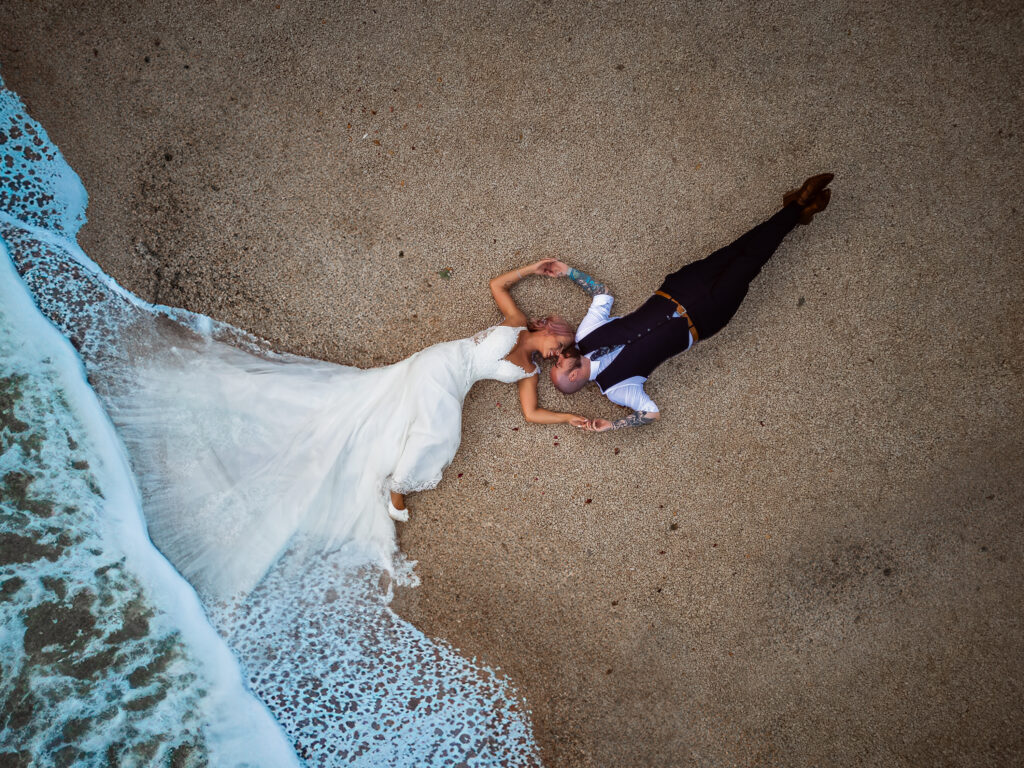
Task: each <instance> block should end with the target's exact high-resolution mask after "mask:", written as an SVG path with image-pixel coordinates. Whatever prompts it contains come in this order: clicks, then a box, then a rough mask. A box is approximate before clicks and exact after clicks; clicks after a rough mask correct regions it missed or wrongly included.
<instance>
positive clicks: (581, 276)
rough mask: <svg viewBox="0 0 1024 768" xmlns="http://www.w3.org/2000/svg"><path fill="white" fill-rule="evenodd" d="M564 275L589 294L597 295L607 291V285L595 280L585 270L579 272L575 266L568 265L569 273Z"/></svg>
mask: <svg viewBox="0 0 1024 768" xmlns="http://www.w3.org/2000/svg"><path fill="white" fill-rule="evenodd" d="M566 277H568V278H569V279H570V280H572V281H573V282H574V283H576V285H578V286H579V287H580V288H582V289H583V290H584V291H586V292H587V293H589V294H590V295H591V296H599V295H600V294H602V293H608V287H607V286H606V285H605V284H604V283H599V282H597V280H595V279H594V278H592V277H591V276H590V275H588V274H587V273H586V272H580V271H579V270H578V269H576V268H575V267H569V274H568V275H566Z"/></svg>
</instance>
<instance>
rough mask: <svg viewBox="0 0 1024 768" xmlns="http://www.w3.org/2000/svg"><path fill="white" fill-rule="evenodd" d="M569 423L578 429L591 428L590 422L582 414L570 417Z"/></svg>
mask: <svg viewBox="0 0 1024 768" xmlns="http://www.w3.org/2000/svg"><path fill="white" fill-rule="evenodd" d="M569 424H571V425H572V426H574V427H576V428H577V429H589V424H590V422H589V421H588V420H587V419H585V418H583V417H582V416H573V417H572V418H570V419H569Z"/></svg>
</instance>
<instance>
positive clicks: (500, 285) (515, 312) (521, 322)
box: [491, 259, 555, 327]
mask: <svg viewBox="0 0 1024 768" xmlns="http://www.w3.org/2000/svg"><path fill="white" fill-rule="evenodd" d="M554 262H555V260H554V259H541V260H540V261H535V262H534V263H533V264H527V265H526V266H525V267H520V268H519V269H513V270H511V271H509V272H506V273H505V274H503V275H498V276H497V277H495V278H492V279H491V295H492V296H493V297H494V303H495V304H497V305H498V309H499V310H501V314H503V315H504V316H505V322H504V323H502V325H511V326H516V327H519V326H525V325H526V315H524V314H523V310H521V309H520V308H519V307H518V306H517V305H516V302H515V299H513V298H512V294H511V293H509V289H510V288H511V287H512V286H513V285H515V284H516V283H518V282H519V281H520V280H522V279H523V278H524V277H527V276H528V275H544V276H545V277H551V276H552V274H551V265H552V264H553V263H554Z"/></svg>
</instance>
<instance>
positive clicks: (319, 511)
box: [108, 326, 537, 597]
mask: <svg viewBox="0 0 1024 768" xmlns="http://www.w3.org/2000/svg"><path fill="white" fill-rule="evenodd" d="M522 330H523V329H522V328H513V327H508V326H494V327H491V328H488V329H487V330H485V331H481V332H480V333H478V334H477V335H476V336H473V337H471V338H467V339H460V340H457V341H449V342H444V343H441V344H435V345H434V346H432V347H428V348H427V349H424V350H423V351H421V352H418V353H416V354H414V355H413V356H412V357H409V358H407V359H405V360H402V361H401V362H399V363H395V364H394V365H389V366H386V367H383V368H373V369H369V370H363V369H359V368H353V367H348V366H341V365H335V364H332V363H326V362H322V361H317V360H310V359H306V358H299V357H291V356H286V357H277V358H267V357H262V356H258V355H255V354H251V353H249V352H246V351H244V350H242V349H239V348H238V347H235V346H232V345H229V344H224V343H221V342H217V341H212V340H209V341H207V342H206V343H203V344H201V345H200V346H199V347H196V346H195V345H193V344H185V345H183V346H181V347H172V348H171V349H170V350H169V351H165V352H163V353H162V354H160V355H158V356H155V357H151V358H150V359H149V360H148V361H147V362H144V363H142V364H141V366H139V367H136V368H135V371H136V373H137V379H136V380H135V381H134V382H133V384H132V386H131V387H128V388H125V389H123V390H122V393H121V394H119V395H117V396H116V397H112V398H111V399H109V400H108V410H109V411H110V415H111V417H112V419H113V421H114V423H115V424H116V425H117V427H118V431H119V432H120V433H121V435H122V437H123V439H124V440H125V443H126V445H127V447H128V452H129V455H130V456H131V460H132V464H133V467H134V469H135V473H136V476H137V478H138V480H139V485H140V490H141V492H142V499H143V511H144V513H145V515H146V522H147V525H148V527H149V531H150V535H151V536H152V538H153V541H154V543H156V545H157V546H158V547H159V548H160V549H161V551H163V553H164V554H165V555H166V556H167V557H168V559H170V560H171V562H172V563H174V564H175V566H176V567H177V568H178V569H179V571H181V573H182V574H183V575H184V576H185V577H186V578H187V579H188V580H189V581H190V582H192V584H193V585H194V586H196V587H197V588H198V589H199V590H200V592H203V593H206V594H212V595H214V596H217V597H227V596H230V595H232V594H237V593H239V592H245V591H247V590H249V589H251V588H252V587H253V586H255V584H256V583H257V582H258V581H259V579H260V578H261V577H262V576H263V574H264V573H265V572H266V570H267V569H268V568H269V567H270V566H271V565H272V564H273V562H274V561H275V560H276V559H277V558H278V557H279V556H280V555H281V553H282V552H283V551H284V550H285V549H286V548H287V547H288V546H289V544H290V542H292V540H293V538H294V537H295V536H296V535H297V534H303V536H302V539H303V540H304V541H310V540H312V541H313V542H316V543H317V544H318V545H323V546H325V547H330V546H334V545H337V544H342V543H354V544H356V545H358V546H359V547H361V548H364V549H365V551H367V552H369V553H372V554H373V555H376V556H377V557H378V562H383V563H384V564H385V565H388V564H389V563H390V557H391V554H392V552H393V550H394V547H395V529H394V523H393V521H392V520H391V518H390V517H389V514H388V501H389V496H388V491H390V490H395V491H399V492H403V493H407V492H411V491H420V490H423V489H426V488H432V487H434V486H435V485H437V483H438V482H439V481H440V480H441V473H442V472H443V471H444V469H445V468H446V467H447V466H448V465H449V464H450V463H451V461H452V459H453V458H454V456H455V452H456V450H457V449H458V447H459V442H460V440H461V433H462V404H463V400H464V398H465V396H466V393H467V392H468V391H469V389H470V387H472V386H473V384H474V383H475V382H476V381H479V380H480V379H497V380H499V381H503V382H509V383H511V382H515V381H518V380H519V379H522V378H525V377H527V376H531V375H535V374H536V372H537V371H536V369H535V370H534V371H532V372H527V371H525V370H523V369H522V368H520V367H519V366H518V365H515V364H514V363H512V362H510V361H508V360H505V359H504V358H505V356H506V355H507V354H508V353H509V351H510V350H511V349H512V347H513V346H514V345H515V343H516V340H517V338H518V337H519V334H520V333H521V332H522Z"/></svg>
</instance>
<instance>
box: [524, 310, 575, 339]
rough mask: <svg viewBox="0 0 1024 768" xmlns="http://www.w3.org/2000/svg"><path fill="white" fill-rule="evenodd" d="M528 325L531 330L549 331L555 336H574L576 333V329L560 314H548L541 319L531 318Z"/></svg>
mask: <svg viewBox="0 0 1024 768" xmlns="http://www.w3.org/2000/svg"><path fill="white" fill-rule="evenodd" d="M526 327H527V329H529V330H531V331H548V332H549V333H552V334H554V335H555V336H568V337H570V338H572V337H574V336H575V335H576V329H575V328H573V327H572V326H571V325H569V323H567V322H566V321H565V320H564V319H562V318H561V317H559V316H558V315H548V316H547V317H542V318H541V319H540V320H530V321H529V322H528V323H527V324H526Z"/></svg>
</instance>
